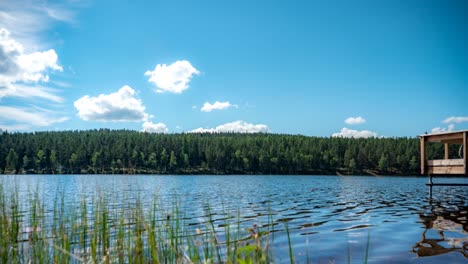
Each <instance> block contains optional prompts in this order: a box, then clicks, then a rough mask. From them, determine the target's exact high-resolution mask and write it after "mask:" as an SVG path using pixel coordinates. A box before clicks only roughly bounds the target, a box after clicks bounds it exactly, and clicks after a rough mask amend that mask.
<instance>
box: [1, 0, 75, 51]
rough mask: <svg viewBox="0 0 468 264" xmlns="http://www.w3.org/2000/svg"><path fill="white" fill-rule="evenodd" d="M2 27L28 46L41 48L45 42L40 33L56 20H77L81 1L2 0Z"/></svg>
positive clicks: (71, 21) (70, 21)
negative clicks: (77, 11) (77, 10)
mask: <svg viewBox="0 0 468 264" xmlns="http://www.w3.org/2000/svg"><path fill="white" fill-rule="evenodd" d="M0 2H1V3H0V28H6V29H8V30H10V31H11V33H12V35H13V36H15V37H16V38H17V39H19V40H20V41H21V42H23V43H25V44H26V46H28V48H32V49H39V48H42V47H43V43H42V41H41V40H40V37H39V36H38V33H40V32H43V31H45V30H47V29H49V28H51V26H52V25H53V24H54V23H56V22H64V23H68V24H70V23H72V24H74V23H75V22H76V19H75V17H76V13H75V12H74V10H75V9H76V8H78V7H79V6H80V5H81V4H80V3H73V2H70V1H63V2H54V3H52V2H50V1H42V0H14V1H8V0H6V1H5V0H2V1H0Z"/></svg>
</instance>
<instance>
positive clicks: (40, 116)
mask: <svg viewBox="0 0 468 264" xmlns="http://www.w3.org/2000/svg"><path fill="white" fill-rule="evenodd" d="M0 117H1V118H0V122H1V123H0V128H2V127H3V128H5V129H8V127H10V128H11V127H14V128H23V129H28V128H30V127H31V126H39V127H44V126H49V125H52V124H55V123H61V122H64V121H66V120H68V117H57V116H56V113H54V112H52V111H49V110H45V109H40V108H35V109H26V108H17V107H12V106H0ZM8 121H14V122H15V123H16V124H14V125H9V124H5V122H8Z"/></svg>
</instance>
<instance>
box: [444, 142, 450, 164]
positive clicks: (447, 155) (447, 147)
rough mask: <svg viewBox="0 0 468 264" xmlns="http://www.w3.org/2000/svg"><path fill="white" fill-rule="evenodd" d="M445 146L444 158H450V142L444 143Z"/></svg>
mask: <svg viewBox="0 0 468 264" xmlns="http://www.w3.org/2000/svg"><path fill="white" fill-rule="evenodd" d="M444 148H445V155H444V159H446V160H447V159H449V144H448V143H444Z"/></svg>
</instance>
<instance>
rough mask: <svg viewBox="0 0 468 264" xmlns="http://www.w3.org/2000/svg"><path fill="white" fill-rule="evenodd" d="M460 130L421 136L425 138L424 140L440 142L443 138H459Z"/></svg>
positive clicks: (461, 134) (461, 136) (461, 135)
mask: <svg viewBox="0 0 468 264" xmlns="http://www.w3.org/2000/svg"><path fill="white" fill-rule="evenodd" d="M463 134H464V133H462V132H454V133H450V134H440V135H439V134H435V135H427V136H424V137H423V138H425V139H426V142H442V141H443V140H457V139H458V140H460V139H462V138H463Z"/></svg>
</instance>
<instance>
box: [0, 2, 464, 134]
mask: <svg viewBox="0 0 468 264" xmlns="http://www.w3.org/2000/svg"><path fill="white" fill-rule="evenodd" d="M466 25H468V2H466V1H426V0H421V1H396V0H392V1H370V0H369V1H271V0H270V1H262V0H260V1H244V0H237V1H219V0H218V1H216V0H212V1H182V0H171V1H107V0H100V1H97V0H84V1H80V0H68V1H43V0H41V1H35V0H19V1H8V0H0V128H1V129H3V130H9V131H43V130H69V129H73V130H75V129H80V130H81V129H95V128H111V129H122V128H124V129H132V130H145V131H148V132H168V133H177V132H189V131H195V132H197V131H198V132H203V131H207V132H210V131H240V132H265V131H268V132H272V133H289V134H304V135H312V136H331V135H335V136H336V135H341V136H355V137H361V136H362V137H368V136H378V137H380V136H386V137H393V136H415V135H418V134H422V133H424V132H425V131H428V132H431V131H433V132H441V131H448V130H460V129H468V104H467V98H468V30H467V29H466Z"/></svg>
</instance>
